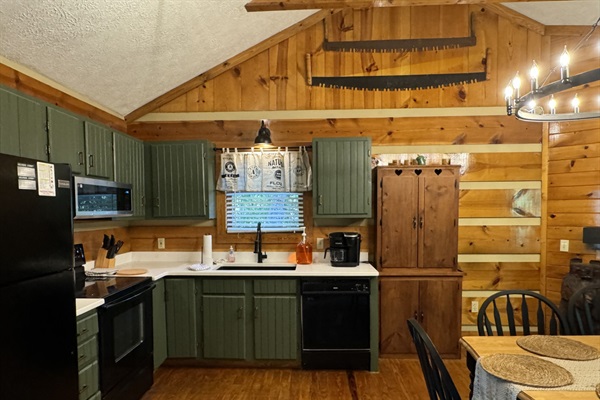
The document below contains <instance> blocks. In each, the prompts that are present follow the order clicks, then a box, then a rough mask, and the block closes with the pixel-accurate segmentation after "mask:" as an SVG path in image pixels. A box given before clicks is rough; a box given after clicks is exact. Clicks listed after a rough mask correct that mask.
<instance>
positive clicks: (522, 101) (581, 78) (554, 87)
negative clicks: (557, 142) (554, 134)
mask: <svg viewBox="0 0 600 400" xmlns="http://www.w3.org/2000/svg"><path fill="white" fill-rule="evenodd" d="M597 81H600V68H596V69H593V70H590V71H586V72H583V73H581V74H578V75H573V76H570V77H569V78H567V79H564V80H559V81H556V82H553V83H550V84H548V85H546V86H542V87H540V88H538V89H537V90H535V91H532V92H529V93H527V94H526V95H524V96H521V97H520V98H518V99H515V101H514V104H513V105H510V106H507V114H508V115H511V114H512V113H513V112H514V114H515V116H516V117H517V118H518V119H520V120H523V121H533V122H552V121H571V120H581V119H592V118H600V111H593V112H584V113H565V114H543V115H539V114H534V113H530V112H527V111H523V110H521V109H522V108H523V107H525V106H526V105H527V104H529V103H530V102H531V101H536V100H538V99H541V98H544V97H547V96H550V95H552V94H556V93H560V92H562V91H564V90H568V89H571V88H574V87H578V86H582V85H585V84H588V83H592V82H597Z"/></svg>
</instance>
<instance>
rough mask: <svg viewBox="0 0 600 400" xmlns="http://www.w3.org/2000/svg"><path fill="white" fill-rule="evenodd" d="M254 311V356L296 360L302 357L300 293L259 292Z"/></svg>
mask: <svg viewBox="0 0 600 400" xmlns="http://www.w3.org/2000/svg"><path fill="white" fill-rule="evenodd" d="M254 313H255V314H254V358H255V359H257V360H260V359H263V360H295V359H296V358H297V357H298V302H297V300H296V296H255V297H254Z"/></svg>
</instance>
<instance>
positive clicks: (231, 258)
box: [227, 246, 235, 263]
mask: <svg viewBox="0 0 600 400" xmlns="http://www.w3.org/2000/svg"><path fill="white" fill-rule="evenodd" d="M227 262H230V263H232V262H235V251H234V250H233V246H229V253H227Z"/></svg>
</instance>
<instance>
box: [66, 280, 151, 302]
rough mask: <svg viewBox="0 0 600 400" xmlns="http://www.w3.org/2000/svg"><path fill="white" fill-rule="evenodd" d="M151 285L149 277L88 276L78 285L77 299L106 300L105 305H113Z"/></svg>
mask: <svg viewBox="0 0 600 400" xmlns="http://www.w3.org/2000/svg"><path fill="white" fill-rule="evenodd" d="M150 285H152V278H150V277H147V276H146V277H141V276H135V277H130V276H123V277H121V276H116V277H113V276H108V277H104V276H102V277H98V276H94V277H90V276H86V277H85V278H84V279H83V281H79V282H77V283H76V290H75V297H77V298H80V299H81V298H83V299H104V302H105V303H112V302H113V301H116V300H119V299H120V298H123V297H126V296H127V295H128V294H129V293H132V292H137V291H138V290H140V289H142V288H144V287H146V286H150Z"/></svg>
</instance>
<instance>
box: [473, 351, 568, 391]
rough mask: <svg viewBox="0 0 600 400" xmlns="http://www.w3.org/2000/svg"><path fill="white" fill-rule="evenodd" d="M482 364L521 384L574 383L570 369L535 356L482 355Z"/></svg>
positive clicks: (495, 373) (560, 384) (489, 371)
mask: <svg viewBox="0 0 600 400" xmlns="http://www.w3.org/2000/svg"><path fill="white" fill-rule="evenodd" d="M481 366H482V367H483V369H484V370H486V371H487V372H488V373H490V374H492V375H494V376H497V377H498V378H501V379H504V380H506V381H509V382H514V383H518V384H521V385H527V386H537V387H560V386H565V385H570V384H572V383H573V376H572V375H571V373H570V372H569V371H567V370H566V369H564V368H563V367H560V366H558V365H556V364H554V363H553V362H550V361H546V360H544V359H542V358H539V357H535V356H527V355H521V354H494V355H491V356H487V357H482V358H481Z"/></svg>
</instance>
